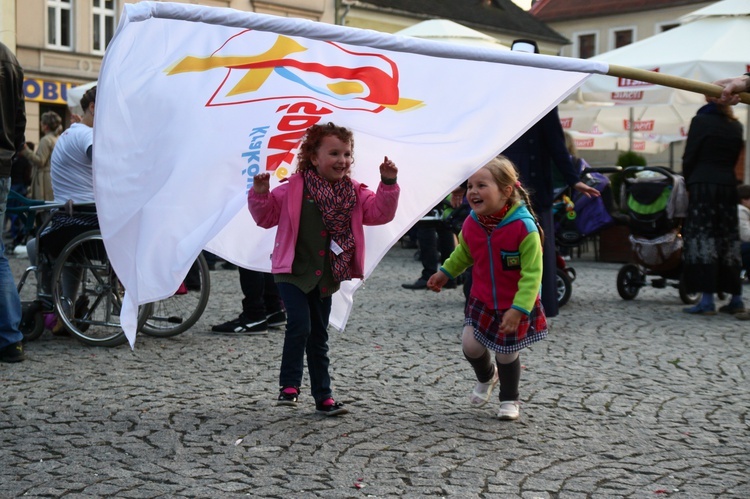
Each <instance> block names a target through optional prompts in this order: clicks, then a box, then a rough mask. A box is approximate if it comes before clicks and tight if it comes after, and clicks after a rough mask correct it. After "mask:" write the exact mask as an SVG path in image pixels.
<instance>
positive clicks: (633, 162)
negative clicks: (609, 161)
mask: <svg viewBox="0 0 750 499" xmlns="http://www.w3.org/2000/svg"><path fill="white" fill-rule="evenodd" d="M617 166H620V167H622V168H623V169H624V168H627V167H628V166H647V165H646V158H645V156H643V155H642V154H638V153H637V152H633V151H625V152H622V153H620V155H619V156H618V157H617ZM624 176H625V174H624V173H623V172H617V173H613V174H612V175H611V176H610V177H609V181H610V183H611V185H612V194H613V198H614V204H615V205H616V206H617V209H618V211H621V212H625V211H626V210H625V208H624V207H622V206H620V189H621V187H622V179H623V177H624Z"/></svg>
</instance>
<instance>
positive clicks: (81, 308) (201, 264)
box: [17, 203, 210, 347]
mask: <svg viewBox="0 0 750 499" xmlns="http://www.w3.org/2000/svg"><path fill="white" fill-rule="evenodd" d="M81 206H83V205H77V207H81ZM61 208H62V206H61V205H60V204H54V203H44V204H42V205H33V204H29V205H28V206H27V207H26V209H27V210H28V211H33V212H39V211H44V212H46V214H45V216H43V217H42V218H44V222H43V223H42V224H41V225H40V226H39V227H38V229H37V231H36V233H37V245H38V262H37V265H32V266H29V267H28V268H27V269H26V270H25V271H24V273H23V275H22V276H21V279H20V280H19V282H18V286H17V289H18V292H19V294H20V295H21V296H22V297H23V296H24V295H23V294H22V290H23V287H24V285H25V283H26V281H27V279H28V278H29V276H30V275H32V274H33V275H34V277H35V278H36V290H35V291H34V292H33V296H32V297H31V299H30V300H22V318H21V324H20V329H21V332H22V333H23V334H24V340H25V341H31V340H35V339H37V338H39V337H40V336H41V335H42V334H43V332H44V331H45V329H46V328H47V326H48V324H45V320H46V318H47V317H50V314H54V316H56V317H57V320H58V321H60V322H61V324H62V327H64V328H65V330H67V331H68V332H69V333H70V334H71V335H72V336H74V337H76V338H77V339H78V340H80V341H81V342H83V343H85V344H87V345H92V346H106V347H113V346H118V345H121V344H123V343H125V342H126V341H127V338H126V336H125V333H124V331H123V330H122V328H121V327H120V311H121V308H122V298H123V296H124V294H125V290H124V288H123V286H122V283H121V282H120V280H119V279H118V278H117V275H116V274H115V272H114V270H113V269H112V265H111V263H110V261H109V258H108V257H107V253H106V251H105V248H104V242H103V239H102V235H101V232H100V231H99V230H88V231H86V232H83V233H81V234H78V235H77V236H75V237H74V238H73V239H72V240H70V241H69V242H67V243H66V244H65V245H64V247H63V248H62V250H61V251H60V253H59V255H57V256H56V257H55V258H54V260H52V259H51V258H50V256H49V255H48V254H47V253H46V252H45V251H43V248H42V245H43V244H42V239H43V238H41V237H40V235H41V234H42V232H43V231H44V228H45V227H47V226H48V224H49V223H50V221H51V219H52V216H53V214H54V210H59V209H61ZM75 208H76V207H75V206H74V207H73V209H74V210H75ZM67 209H68V211H69V213H68V214H69V216H75V213H76V212H75V211H73V212H72V213H71V212H70V206H68V207H67ZM194 267H195V268H196V270H195V271H194V273H195V279H194V280H195V282H196V283H197V284H193V286H192V288H193V289H192V290H186V291H185V292H180V290H178V293H176V294H175V295H173V296H171V297H168V298H165V299H164V300H160V301H158V302H155V303H149V304H146V305H141V306H140V307H139V309H138V322H137V326H138V328H137V330H138V331H139V332H143V333H144V334H147V335H151V336H155V337H170V336H175V335H178V334H180V333H182V332H184V331H186V330H187V329H189V328H190V327H191V326H193V325H194V324H195V323H196V322H197V321H198V319H199V318H200V315H201V314H202V313H203V311H204V310H205V307H206V304H207V303H208V295H209V293H210V277H209V269H208V264H207V263H206V262H205V259H202V256H201V258H199V259H198V261H197V262H196V264H195V266H194ZM181 288H182V286H181ZM154 312H155V313H154Z"/></svg>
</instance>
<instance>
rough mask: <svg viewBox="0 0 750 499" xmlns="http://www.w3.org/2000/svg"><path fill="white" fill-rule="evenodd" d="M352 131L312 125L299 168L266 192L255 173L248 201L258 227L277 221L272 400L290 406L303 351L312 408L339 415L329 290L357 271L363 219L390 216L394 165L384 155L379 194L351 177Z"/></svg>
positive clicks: (370, 221)
mask: <svg viewBox="0 0 750 499" xmlns="http://www.w3.org/2000/svg"><path fill="white" fill-rule="evenodd" d="M353 149H354V138H353V135H352V132H351V131H350V130H348V129H346V128H344V127H339V126H336V125H334V124H333V123H328V124H327V125H313V126H311V127H310V128H309V129H308V130H307V133H306V135H305V138H304V140H303V141H302V145H301V146H300V151H299V154H298V155H297V171H296V172H295V174H294V175H292V176H291V177H289V179H288V181H285V182H284V183H282V184H281V185H280V186H279V187H277V188H275V189H274V190H273V191H270V187H269V179H270V175H269V174H268V173H259V174H257V175H255V177H254V179H253V188H252V189H251V190H250V192H249V193H248V208H249V209H250V213H251V214H252V216H253V219H254V220H255V222H256V223H257V224H258V226H260V227H264V228H270V227H275V226H278V229H277V230H276V241H275V243H274V248H273V253H272V254H271V271H272V273H273V274H274V280H275V281H276V284H277V286H278V288H279V294H280V295H281V299H282V300H283V301H284V306H285V308H286V312H287V324H286V332H285V335H284V350H283V352H282V357H281V374H280V375H279V384H280V386H281V388H280V392H279V396H278V401H277V405H288V406H295V405H296V404H297V399H298V397H299V394H300V386H301V385H302V371H303V364H304V356H305V353H307V370H308V374H309V375H310V391H311V394H312V396H313V398H314V399H315V408H316V411H317V412H318V413H321V414H324V415H326V416H337V415H339V414H345V413H346V412H348V411H347V409H346V408H345V407H344V405H343V404H341V403H340V402H336V401H334V399H333V397H332V393H331V378H330V375H329V373H328V365H329V360H328V317H329V315H330V313H331V295H333V293H335V292H336V291H338V289H339V286H340V283H341V281H346V280H349V279H352V278H362V277H363V272H364V255H365V239H364V227H363V226H364V225H382V224H385V223H388V222H390V221H391V220H393V217H394V216H395V214H396V207H397V206H398V195H399V187H398V185H397V184H396V175H397V173H398V169H397V168H396V165H395V164H394V163H393V161H391V160H389V159H388V157H386V158H385V159H384V161H383V163H382V164H381V165H380V176H381V183H380V185H379V186H378V190H377V193H374V192H372V191H371V190H370V189H368V188H367V186H366V185H364V184H360V183H359V182H357V181H356V180H353V179H352V178H351V177H350V170H351V166H352V163H353V161H354V157H353Z"/></svg>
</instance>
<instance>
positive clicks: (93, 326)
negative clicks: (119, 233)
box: [52, 230, 151, 347]
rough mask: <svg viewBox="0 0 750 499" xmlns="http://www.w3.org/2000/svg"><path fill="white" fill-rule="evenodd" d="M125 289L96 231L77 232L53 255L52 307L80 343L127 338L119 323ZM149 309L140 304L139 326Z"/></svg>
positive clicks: (102, 343)
mask: <svg viewBox="0 0 750 499" xmlns="http://www.w3.org/2000/svg"><path fill="white" fill-rule="evenodd" d="M124 293H125V289H124V288H123V286H122V284H121V283H120V280H119V279H118V278H117V276H116V275H115V272H114V270H113V269H112V265H111V264H110V262H109V258H107V253H106V251H105V249H104V242H103V241H102V235H101V233H100V232H99V231H96V230H94V231H89V232H85V233H83V234H81V235H79V236H76V237H75V238H73V240H72V241H70V242H69V243H68V244H67V245H66V246H65V248H64V249H63V250H62V252H61V253H60V255H59V256H58V257H57V258H56V261H55V266H54V270H53V272H52V297H53V300H54V305H55V311H56V312H57V316H58V318H59V319H60V320H62V322H63V325H64V326H65V329H67V330H68V331H69V332H70V334H72V335H73V336H75V337H76V338H78V339H79V340H80V341H82V342H83V343H85V344H87V345H94V346H106V347H112V346H117V345H121V344H123V343H125V342H126V341H127V338H126V337H125V332H124V331H123V330H122V328H121V327H120V310H121V308H122V297H123V295H124ZM150 309H151V307H150V306H143V307H140V308H139V311H138V326H139V328H140V327H141V326H142V325H143V323H144V322H145V320H146V318H147V314H148V313H149V311H150Z"/></svg>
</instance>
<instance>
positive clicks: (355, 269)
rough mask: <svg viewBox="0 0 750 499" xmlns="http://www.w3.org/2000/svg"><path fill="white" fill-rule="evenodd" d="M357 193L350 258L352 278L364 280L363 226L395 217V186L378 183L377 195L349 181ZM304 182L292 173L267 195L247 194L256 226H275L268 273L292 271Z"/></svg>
mask: <svg viewBox="0 0 750 499" xmlns="http://www.w3.org/2000/svg"><path fill="white" fill-rule="evenodd" d="M352 183H353V184H354V190H355V191H356V193H357V204H356V205H355V206H354V210H353V211H352V233H353V234H354V258H353V259H352V277H354V278H358V279H361V278H362V277H364V267H365V231H364V226H365V225H383V224H386V223H388V222H390V221H391V220H393V217H394V216H395V215H396V208H397V207H398V195H399V192H400V191H401V189H400V188H399V186H398V184H393V185H386V184H384V183H382V182H381V183H380V185H379V186H378V192H377V194H376V193H374V192H372V191H371V190H370V189H368V188H367V186H366V185H365V184H360V183H359V182H357V181H356V180H354V179H352ZM303 192H304V182H303V180H302V175H300V174H294V175H292V176H291V177H289V181H288V182H285V183H283V184H281V185H280V186H278V187H277V188H275V189H273V190H272V191H271V192H270V193H267V194H256V193H255V191H254V190H253V189H250V192H248V194H247V207H248V209H249V210H250V214H251V215H252V216H253V220H255V223H257V224H258V226H259V227H263V228H265V229H269V228H271V227H275V226H276V225H278V226H279V227H278V229H277V230H276V241H275V243H274V248H273V253H272V254H271V271H272V272H273V273H274V274H288V273H291V271H292V263H293V262H294V248H295V246H296V244H297V234H298V233H299V220H300V214H301V213H302V196H303Z"/></svg>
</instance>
